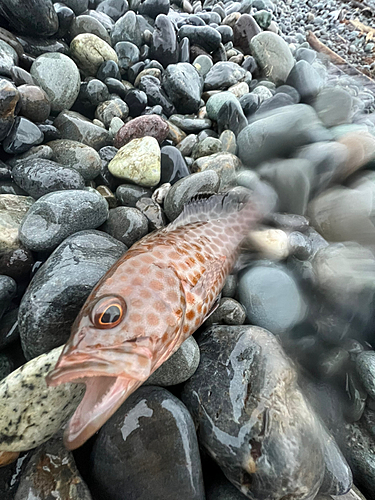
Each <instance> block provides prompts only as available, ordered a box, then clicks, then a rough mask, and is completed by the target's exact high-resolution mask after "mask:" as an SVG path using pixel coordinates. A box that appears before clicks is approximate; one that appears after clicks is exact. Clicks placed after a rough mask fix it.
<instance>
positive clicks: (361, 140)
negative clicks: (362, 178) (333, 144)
mask: <svg viewBox="0 0 375 500" xmlns="http://www.w3.org/2000/svg"><path fill="white" fill-rule="evenodd" d="M337 142H339V143H340V144H344V146H346V147H347V150H348V158H347V160H346V162H345V164H344V165H343V166H341V167H340V168H339V169H338V171H337V173H336V176H335V177H336V180H338V181H342V180H344V179H346V178H347V177H348V176H349V175H351V174H353V173H354V172H356V171H357V170H358V169H360V168H361V167H363V166H365V165H366V163H369V162H370V161H372V160H374V159H375V137H374V136H372V135H371V134H369V133H368V132H350V133H348V134H345V135H344V136H343V137H341V138H340V139H338V141H337Z"/></svg>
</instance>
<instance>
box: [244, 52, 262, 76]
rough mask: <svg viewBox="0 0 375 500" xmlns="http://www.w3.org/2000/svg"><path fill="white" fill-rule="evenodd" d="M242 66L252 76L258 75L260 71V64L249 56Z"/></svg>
mask: <svg viewBox="0 0 375 500" xmlns="http://www.w3.org/2000/svg"><path fill="white" fill-rule="evenodd" d="M241 66H242V67H243V69H245V70H246V71H249V72H250V73H251V74H256V73H257V72H258V71H259V68H258V64H257V62H256V60H255V59H254V57H253V56H247V57H246V58H245V60H244V62H243V63H242V64H241Z"/></svg>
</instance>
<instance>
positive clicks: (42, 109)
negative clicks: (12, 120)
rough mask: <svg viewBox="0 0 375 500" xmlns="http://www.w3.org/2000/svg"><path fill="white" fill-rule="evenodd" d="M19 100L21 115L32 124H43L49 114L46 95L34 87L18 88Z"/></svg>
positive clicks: (49, 107) (49, 106)
mask: <svg viewBox="0 0 375 500" xmlns="http://www.w3.org/2000/svg"><path fill="white" fill-rule="evenodd" d="M18 91H19V93H20V98H21V114H22V116H24V117H25V118H28V119H29V120H32V121H34V122H44V121H45V120H47V118H48V117H49V114H50V112H51V104H50V102H49V98H48V97H47V94H46V93H45V92H44V90H42V89H41V88H40V87H37V86H36V85H21V86H20V87H18Z"/></svg>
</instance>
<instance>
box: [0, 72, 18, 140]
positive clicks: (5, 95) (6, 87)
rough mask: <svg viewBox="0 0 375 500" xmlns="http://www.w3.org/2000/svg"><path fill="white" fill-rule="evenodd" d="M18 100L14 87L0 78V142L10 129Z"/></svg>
mask: <svg viewBox="0 0 375 500" xmlns="http://www.w3.org/2000/svg"><path fill="white" fill-rule="evenodd" d="M19 99H20V95H19V92H18V90H17V89H16V87H15V86H14V85H12V83H11V82H9V81H8V80H6V79H5V78H0V141H2V140H3V139H5V138H6V136H7V135H8V133H9V131H10V129H11V128H12V125H13V123H14V120H15V114H16V106H17V103H18V101H19Z"/></svg>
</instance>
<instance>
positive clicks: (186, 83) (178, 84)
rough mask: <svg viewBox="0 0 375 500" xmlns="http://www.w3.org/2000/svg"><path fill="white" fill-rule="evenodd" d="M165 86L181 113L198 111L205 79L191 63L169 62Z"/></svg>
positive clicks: (165, 75)
mask: <svg viewBox="0 0 375 500" xmlns="http://www.w3.org/2000/svg"><path fill="white" fill-rule="evenodd" d="M163 87H164V89H165V91H166V92H167V94H168V96H169V98H170V100H171V101H172V103H173V104H174V106H175V108H176V110H177V111H178V112H179V113H183V114H188V113H196V112H197V111H198V109H199V106H200V100H201V93H202V88H203V80H202V78H201V76H200V75H199V73H198V72H197V71H196V69H195V68H194V66H193V65H191V64H189V63H178V64H169V66H168V67H167V69H166V70H165V72H164V74H163Z"/></svg>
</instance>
